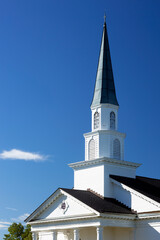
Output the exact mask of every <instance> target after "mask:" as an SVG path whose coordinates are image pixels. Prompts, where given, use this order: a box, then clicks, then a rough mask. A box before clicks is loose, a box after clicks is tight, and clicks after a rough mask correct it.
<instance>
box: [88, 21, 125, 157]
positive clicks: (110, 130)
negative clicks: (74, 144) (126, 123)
mask: <svg viewBox="0 0 160 240" xmlns="http://www.w3.org/2000/svg"><path fill="white" fill-rule="evenodd" d="M118 108H119V104H118V101H117V97H116V91H115V84H114V78H113V71H112V63H111V57H110V50H109V42H108V36H107V28H106V22H104V25H103V35H102V42H101V50H100V55H99V63H98V69H97V77H96V83H95V89H94V96H93V100H92V104H91V111H92V132H90V133H87V134H84V137H85V160H93V159H96V158H101V157H109V158H115V159H119V160H124V138H125V134H123V133H120V132H118V131H117V129H118Z"/></svg>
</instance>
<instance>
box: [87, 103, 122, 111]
mask: <svg viewBox="0 0 160 240" xmlns="http://www.w3.org/2000/svg"><path fill="white" fill-rule="evenodd" d="M100 107H101V108H102V107H103V108H112V109H116V110H118V109H119V106H117V105H114V104H109V103H103V104H97V105H96V106H94V107H91V110H94V109H96V108H100Z"/></svg>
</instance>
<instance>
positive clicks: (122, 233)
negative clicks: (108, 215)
mask: <svg viewBox="0 0 160 240" xmlns="http://www.w3.org/2000/svg"><path fill="white" fill-rule="evenodd" d="M113 235H114V238H113V239H114V240H141V239H134V233H133V229H130V228H115V229H114V233H113Z"/></svg>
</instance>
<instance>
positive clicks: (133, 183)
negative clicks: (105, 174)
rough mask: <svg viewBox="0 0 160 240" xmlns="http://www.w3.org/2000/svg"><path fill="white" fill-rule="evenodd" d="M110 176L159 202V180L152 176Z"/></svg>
mask: <svg viewBox="0 0 160 240" xmlns="http://www.w3.org/2000/svg"><path fill="white" fill-rule="evenodd" d="M110 177H111V178H112V179H114V180H116V181H118V182H120V183H123V184H125V185H126V186H128V187H130V188H132V189H134V190H136V191H138V192H140V193H141V194H143V195H145V196H147V197H149V198H151V199H152V200H154V201H156V202H158V203H160V180H159V179H154V178H147V177H140V176H136V178H128V177H121V176H115V175H110Z"/></svg>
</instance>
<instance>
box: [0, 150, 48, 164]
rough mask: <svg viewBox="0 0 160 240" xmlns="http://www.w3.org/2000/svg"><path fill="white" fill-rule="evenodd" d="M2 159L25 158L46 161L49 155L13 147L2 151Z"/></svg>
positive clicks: (0, 154)
mask: <svg viewBox="0 0 160 240" xmlns="http://www.w3.org/2000/svg"><path fill="white" fill-rule="evenodd" d="M0 159H11V160H16V159H18V160H25V161H35V162H36V161H44V160H46V159H47V156H43V155H41V154H38V153H32V152H24V151H21V150H18V149H12V150H10V151H5V150H4V151H3V152H2V153H0Z"/></svg>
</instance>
